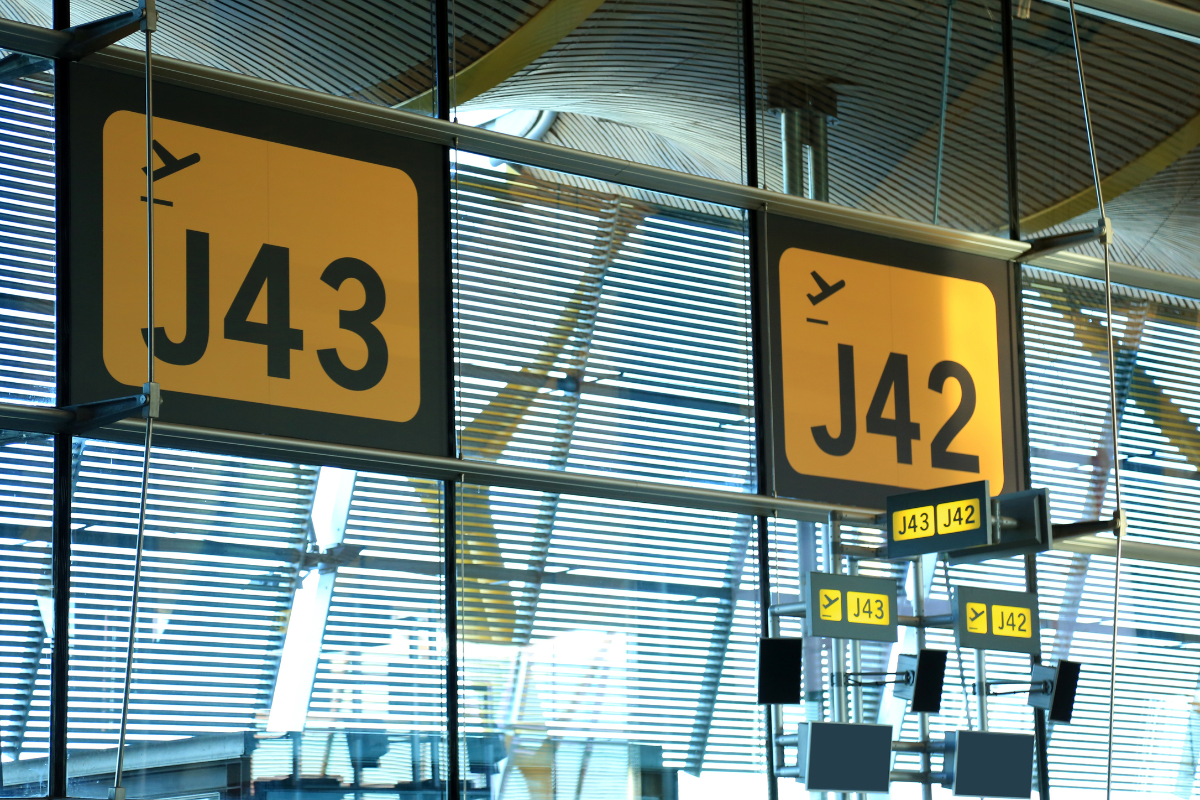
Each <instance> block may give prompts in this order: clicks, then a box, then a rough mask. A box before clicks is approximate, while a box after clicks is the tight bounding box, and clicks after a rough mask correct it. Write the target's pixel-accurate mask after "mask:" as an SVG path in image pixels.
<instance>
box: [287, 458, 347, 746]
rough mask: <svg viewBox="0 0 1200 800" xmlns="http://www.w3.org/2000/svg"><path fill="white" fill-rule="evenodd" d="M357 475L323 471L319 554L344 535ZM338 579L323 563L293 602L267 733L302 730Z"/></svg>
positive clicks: (316, 521)
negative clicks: (334, 587) (330, 604)
mask: <svg viewBox="0 0 1200 800" xmlns="http://www.w3.org/2000/svg"><path fill="white" fill-rule="evenodd" d="M355 476H356V473H355V472H354V470H348V469H338V468H336V467H321V472H320V474H319V475H318V476H317V488H316V494H315V496H314V498H313V508H312V517H311V524H312V542H313V544H314V545H315V547H316V548H317V551H318V554H325V553H328V552H329V551H330V550H331V549H333V548H335V547H337V546H338V545H340V544H341V543H342V539H344V538H345V536H346V518H347V516H348V515H349V512H350V499H351V497H352V496H353V494H354V479H355ZM336 580H337V566H336V564H328V563H325V562H324V561H321V562H320V566H315V567H314V568H312V569H310V570H309V571H308V573H307V574H306V575H304V577H303V578H302V580H301V583H300V587H299V589H298V590H297V591H296V596H295V598H294V599H293V600H292V610H291V613H290V614H289V615H288V625H287V632H286V633H285V635H284V639H283V653H282V655H281V656H280V658H279V672H278V673H277V674H276V677H275V691H274V693H273V694H272V696H271V711H270V714H269V716H268V717H267V731H269V732H271V733H287V732H290V731H302V730H304V722H305V720H306V719H307V718H308V704H309V701H310V700H311V699H312V688H313V681H314V680H315V678H316V674H317V662H318V661H319V660H320V657H321V642H322V641H323V640H324V638H325V622H326V620H327V619H328V618H329V603H330V601H331V600H332V599H333V586H334V582H335V581H336Z"/></svg>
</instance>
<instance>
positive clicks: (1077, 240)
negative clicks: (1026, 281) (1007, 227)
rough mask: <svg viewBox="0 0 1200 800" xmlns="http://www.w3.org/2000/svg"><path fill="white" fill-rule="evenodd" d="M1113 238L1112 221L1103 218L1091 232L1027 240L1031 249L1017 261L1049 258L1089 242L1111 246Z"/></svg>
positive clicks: (1073, 232)
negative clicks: (1052, 254)
mask: <svg viewBox="0 0 1200 800" xmlns="http://www.w3.org/2000/svg"><path fill="white" fill-rule="evenodd" d="M1112 236H1113V227H1112V220H1111V219H1109V218H1108V217H1101V218H1100V219H1099V220H1097V221H1096V227H1094V228H1092V229H1091V230H1090V231H1068V232H1067V233H1055V234H1053V235H1051V236H1039V237H1038V238H1036V239H1029V240H1027V242H1026V243H1027V244H1029V246H1030V247H1029V249H1028V250H1026V251H1025V252H1024V253H1022V254H1021V255H1019V256H1017V261H1020V262H1022V263H1024V262H1026V261H1030V260H1032V259H1034V258H1041V257H1042V256H1048V255H1050V254H1051V253H1057V252H1058V251H1059V250H1065V249H1067V248H1068V247H1075V246H1077V245H1081V244H1087V243H1088V242H1100V244H1109V243H1110V242H1112Z"/></svg>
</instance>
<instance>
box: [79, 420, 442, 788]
mask: <svg viewBox="0 0 1200 800" xmlns="http://www.w3.org/2000/svg"><path fill="white" fill-rule="evenodd" d="M77 452H78V464H79V467H78V472H77V475H76V478H75V487H74V495H73V523H74V531H73V548H72V591H73V595H72V600H73V609H74V611H73V623H72V629H71V636H72V640H71V644H72V661H71V675H70V719H69V723H68V733H69V738H70V758H69V761H68V779H69V785H70V794H71V795H72V796H79V797H105V796H107V792H108V788H109V787H110V786H111V785H112V771H113V768H114V762H115V751H114V746H115V743H116V740H117V734H118V724H119V720H120V700H121V686H122V680H123V670H124V657H125V646H126V637H127V635H128V614H129V596H130V588H131V587H130V580H131V577H132V568H133V551H132V546H133V543H134V538H135V533H136V524H137V501H138V491H139V486H140V475H141V472H140V469H141V458H142V452H141V449H140V448H138V447H135V446H127V445H119V444H112V443H105V442H98V441H82V440H81V441H79V442H78V444H77ZM441 575H442V546H441V497H440V490H439V484H437V483H435V482H431V481H414V480H408V479H405V478H399V477H393V476H381V475H372V474H368V473H361V472H353V471H348V470H342V469H333V468H313V467H306V466H302V465H297V464H284V463H275V462H265V461H257V460H249V459H238V458H227V457H221V456H212V455H204V454H200V453H191V452H182V451H172V450H155V451H154V456H153V459H152V462H151V484H150V493H149V501H148V511H147V525H146V545H145V556H144V561H143V571H142V576H141V599H140V602H139V617H138V622H139V624H138V632H137V643H136V650H135V657H134V667H133V683H132V691H131V694H130V715H129V729H128V730H129V732H128V741H129V743H130V744H129V746H128V748H127V751H126V755H125V785H126V787H127V789H128V792H129V796H130V797H139V798H145V797H162V796H165V795H172V794H179V793H187V794H197V793H208V792H220V793H221V794H222V796H225V795H233V796H242V797H247V796H249V795H250V794H251V793H253V794H255V795H258V794H259V793H260V792H263V793H266V794H267V795H268V796H269V795H272V794H274V793H276V792H282V793H285V794H287V796H288V797H289V798H291V799H292V800H296V798H297V796H298V795H297V793H299V795H305V796H306V795H308V794H309V793H310V792H311V793H313V794H314V795H320V794H321V792H328V791H332V790H337V789H339V787H345V788H346V790H347V791H356V790H361V789H362V788H363V787H368V786H369V787H372V789H373V790H377V789H381V788H382V789H385V790H389V791H391V790H394V789H395V788H396V787H397V786H400V788H412V784H413V783H414V782H416V784H418V785H428V786H434V785H441V784H440V783H439V782H440V781H444V780H445V767H444V761H445V752H444V736H445V719H444V713H445V712H444V697H445V690H444V676H445V663H446V659H445V642H444V636H443V634H442V631H443V630H444V621H443V615H442V589H441V583H442V579H441ZM430 782H433V783H430ZM391 794H392V795H395V791H391ZM338 796H340V794H339V795H338Z"/></svg>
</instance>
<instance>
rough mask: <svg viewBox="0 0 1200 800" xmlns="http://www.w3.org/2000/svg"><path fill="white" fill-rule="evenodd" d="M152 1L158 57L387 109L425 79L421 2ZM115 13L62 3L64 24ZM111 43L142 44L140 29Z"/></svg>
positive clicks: (416, 91)
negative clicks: (66, 12) (67, 12)
mask: <svg viewBox="0 0 1200 800" xmlns="http://www.w3.org/2000/svg"><path fill="white" fill-rule="evenodd" d="M157 6H158V19H159V21H158V31H157V32H156V33H155V35H154V40H153V46H154V52H155V53H157V54H158V55H163V56H169V57H171V58H177V59H179V60H181V61H189V62H192V63H195V64H200V65H202V66H206V67H212V68H214V69H220V70H226V71H228V72H235V73H238V74H240V75H248V76H251V77H254V78H261V79H263V80H268V81H274V82H276V83H283V84H287V85H289V86H297V87H300V88H302V89H311V90H313V91H317V92H324V93H326V94H332V95H337V96H340V97H352V98H355V99H357V100H363V101H365V102H368V103H375V104H379V105H387V106H393V105H397V104H400V103H404V102H405V101H407V100H410V99H412V98H414V97H418V96H420V95H421V94H422V93H425V92H428V91H429V89H430V87H431V86H432V85H433V84H432V75H433V68H432V65H433V56H432V52H433V40H432V27H431V26H432V17H433V10H432V9H433V7H432V4H431V3H429V2H425V1H423V0H402V1H401V2H389V3H371V4H358V5H353V6H352V5H340V6H336V7H332V6H329V5H326V4H321V3H293V2H286V1H284V0H277V1H276V2H256V3H196V2H190V0H159V2H158V4H157ZM124 9H125V7H124V6H118V5H114V4H112V3H110V2H106V0H72V2H71V21H72V22H73V23H75V24H79V23H83V22H90V21H92V20H96V19H100V18H102V17H106V16H109V15H111V14H115V13H119V12H121V11H123V10H124ZM119 44H121V45H123V46H125V47H132V48H135V49H139V50H140V49H144V48H145V40H144V37H143V35H142V34H140V33H136V34H134V35H132V36H129V37H127V38H125V39H123V40H121V42H120V43H119ZM409 110H415V111H418V112H420V113H428V110H427V109H419V108H417V109H411V108H410V109H409Z"/></svg>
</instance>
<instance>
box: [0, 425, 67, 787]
mask: <svg viewBox="0 0 1200 800" xmlns="http://www.w3.org/2000/svg"><path fill="white" fill-rule="evenodd" d="M53 474H54V470H53V456H52V452H51V448H50V446H49V443H48V442H47V441H46V440H44V439H38V438H30V439H21V438H17V439H16V440H15V441H9V442H8V443H6V444H4V445H3V446H0V626H2V629H3V636H2V637H0V743H2V747H3V749H2V751H0V755H2V757H3V760H4V761H5V762H11V761H14V760H17V759H30V758H37V757H42V758H44V757H45V756H46V751H47V747H48V742H49V701H50V692H49V684H48V681H49V673H50V646H51V640H50V638H49V636H48V635H47V633H48V632H47V628H46V624H47V618H46V617H44V616H43V614H51V613H52V612H51V608H50V603H51V602H52V601H51V588H50V555H51V550H50V538H51V537H50V531H51V524H52V521H53V509H52V506H51V496H52V490H53V489H52V487H53ZM50 624H53V623H52V622H51V623H50ZM46 778H47V771H46V765H45V762H44V761H43V762H41V764H40V765H38V766H36V767H34V768H32V769H31V770H27V771H26V773H25V775H24V778H23V780H22V781H21V782H20V784H19V785H14V786H13V788H6V790H5V792H6V794H7V796H14V795H21V794H25V795H38V794H44V793H45V791H46V787H45V781H46ZM12 783H13V784H16V783H17V782H15V781H14V782H12Z"/></svg>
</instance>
